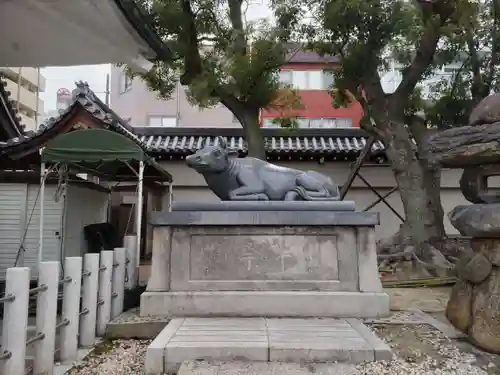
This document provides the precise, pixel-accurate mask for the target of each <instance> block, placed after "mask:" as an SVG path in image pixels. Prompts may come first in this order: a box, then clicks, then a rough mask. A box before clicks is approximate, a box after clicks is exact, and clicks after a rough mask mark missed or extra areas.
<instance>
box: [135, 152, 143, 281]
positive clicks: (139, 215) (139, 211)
mask: <svg viewBox="0 0 500 375" xmlns="http://www.w3.org/2000/svg"><path fill="white" fill-rule="evenodd" d="M143 180H144V162H143V161H141V162H139V186H138V189H137V207H136V210H137V218H136V219H137V220H136V222H137V248H136V249H135V250H136V263H135V266H136V268H137V270H139V264H140V258H141V230H142V198H143V196H142V195H143V194H144V192H143V183H144V181H143ZM137 277H139V272H137Z"/></svg>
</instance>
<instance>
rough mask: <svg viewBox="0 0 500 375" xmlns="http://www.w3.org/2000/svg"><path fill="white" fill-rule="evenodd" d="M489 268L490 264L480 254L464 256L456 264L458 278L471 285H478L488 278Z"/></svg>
mask: <svg viewBox="0 0 500 375" xmlns="http://www.w3.org/2000/svg"><path fill="white" fill-rule="evenodd" d="M491 267H492V265H491V262H490V261H489V260H488V258H486V256H484V255H483V254H481V253H477V254H472V256H467V255H466V256H464V257H462V259H460V261H459V262H458V264H457V272H458V277H459V278H460V279H462V280H465V281H468V282H471V283H472V284H479V283H481V282H483V281H484V280H485V279H486V278H487V277H488V275H489V274H490V272H491Z"/></svg>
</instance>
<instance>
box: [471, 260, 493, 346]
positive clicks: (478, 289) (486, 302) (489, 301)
mask: <svg viewBox="0 0 500 375" xmlns="http://www.w3.org/2000/svg"><path fill="white" fill-rule="evenodd" d="M499 306H500V269H499V268H497V267H495V268H494V269H493V271H492V273H491V275H490V277H489V278H488V279H487V280H485V281H484V282H483V283H481V284H480V285H476V286H474V302H473V303H472V316H473V319H472V325H471V327H470V329H469V337H470V338H471V340H472V341H473V342H475V343H476V345H478V346H479V347H481V348H483V349H485V350H487V351H489V352H493V353H500V308H499Z"/></svg>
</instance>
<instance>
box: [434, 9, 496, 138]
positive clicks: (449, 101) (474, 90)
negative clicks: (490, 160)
mask: <svg viewBox="0 0 500 375" xmlns="http://www.w3.org/2000/svg"><path fill="white" fill-rule="evenodd" d="M464 18H465V19H464V22H462V27H461V28H457V29H455V30H453V31H454V32H453V33H450V34H449V35H448V37H447V39H446V43H445V48H443V49H442V53H441V54H440V56H439V57H440V63H441V64H443V65H444V64H453V67H454V69H450V71H449V72H448V74H447V75H446V76H445V77H443V79H441V80H439V81H438V82H436V83H435V84H434V85H432V87H431V89H432V92H431V94H430V97H429V102H428V103H427V105H426V106H424V109H425V111H426V114H427V117H428V119H429V120H430V123H431V124H433V125H434V126H435V127H437V128H440V129H446V128H449V127H453V126H463V125H468V120H469V115H470V113H471V111H472V109H473V108H474V107H475V106H476V105H477V104H478V103H479V102H480V101H481V100H482V99H483V98H485V97H486V96H488V95H490V94H491V93H493V92H498V90H499V88H500V1H499V0H486V1H485V0H482V1H479V2H477V3H475V4H474V6H473V7H471V12H469V13H468V14H467V15H464Z"/></svg>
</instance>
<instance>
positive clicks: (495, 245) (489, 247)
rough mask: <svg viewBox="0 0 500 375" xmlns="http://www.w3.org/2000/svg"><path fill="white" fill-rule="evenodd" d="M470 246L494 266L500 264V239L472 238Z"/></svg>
mask: <svg viewBox="0 0 500 375" xmlns="http://www.w3.org/2000/svg"><path fill="white" fill-rule="evenodd" d="M471 247H472V250H473V251H474V252H476V253H481V254H483V255H484V256H485V257H486V258H487V259H488V260H489V261H490V262H491V264H493V265H494V266H497V267H498V266H500V239H495V238H473V239H472V240H471Z"/></svg>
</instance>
